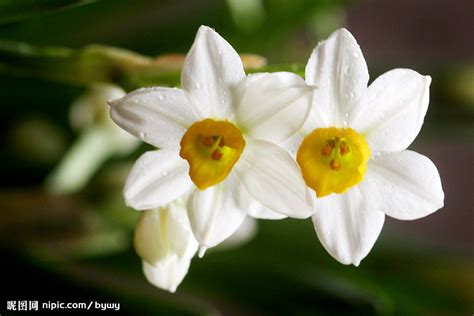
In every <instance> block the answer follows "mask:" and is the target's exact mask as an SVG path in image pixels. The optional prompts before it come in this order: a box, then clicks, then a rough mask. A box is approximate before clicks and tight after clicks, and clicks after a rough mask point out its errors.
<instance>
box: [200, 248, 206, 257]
mask: <svg viewBox="0 0 474 316" xmlns="http://www.w3.org/2000/svg"><path fill="white" fill-rule="evenodd" d="M206 251H207V247H206V246H200V247H199V253H198V257H199V258H202V257H204V255H205V254H206Z"/></svg>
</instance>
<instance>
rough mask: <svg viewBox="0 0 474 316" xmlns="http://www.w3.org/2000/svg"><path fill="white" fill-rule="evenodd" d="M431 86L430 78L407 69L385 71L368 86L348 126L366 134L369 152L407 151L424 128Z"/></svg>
mask: <svg viewBox="0 0 474 316" xmlns="http://www.w3.org/2000/svg"><path fill="white" fill-rule="evenodd" d="M430 83H431V77H429V76H422V75H420V74H419V73H417V72H416V71H413V70H410V69H394V70H391V71H388V72H386V73H385V74H383V75H381V76H380V77H378V78H377V79H376V80H375V81H374V82H373V83H372V84H371V85H370V86H369V88H368V91H367V97H366V99H365V100H363V102H361V106H360V107H359V109H358V114H357V115H355V116H354V120H353V122H352V123H351V127H352V128H354V129H355V130H357V131H360V132H362V133H363V134H364V135H365V137H366V140H367V142H368V143H369V146H370V148H371V149H372V150H380V151H400V150H403V149H405V148H407V147H408V146H409V145H410V144H411V143H412V142H413V140H414V139H415V137H416V135H418V133H419V132H420V129H421V126H422V125H423V120H424V117H425V114H426V110H427V109H428V103H429V87H430Z"/></svg>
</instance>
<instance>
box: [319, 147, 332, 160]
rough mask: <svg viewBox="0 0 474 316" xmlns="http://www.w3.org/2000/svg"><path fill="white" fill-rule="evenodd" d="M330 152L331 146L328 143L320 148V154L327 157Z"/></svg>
mask: <svg viewBox="0 0 474 316" xmlns="http://www.w3.org/2000/svg"><path fill="white" fill-rule="evenodd" d="M331 152H332V147H331V146H329V145H328V144H326V145H324V147H323V149H321V155H323V156H325V157H328V156H329V155H330V154H331Z"/></svg>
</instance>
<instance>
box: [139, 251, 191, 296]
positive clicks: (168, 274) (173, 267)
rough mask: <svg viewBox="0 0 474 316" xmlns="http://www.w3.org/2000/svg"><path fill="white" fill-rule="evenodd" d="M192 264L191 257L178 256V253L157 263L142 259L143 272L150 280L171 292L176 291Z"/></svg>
mask: <svg viewBox="0 0 474 316" xmlns="http://www.w3.org/2000/svg"><path fill="white" fill-rule="evenodd" d="M190 264H191V258H178V256H176V255H171V256H169V257H167V258H166V259H165V260H163V261H160V262H158V263H157V264H156V265H150V264H149V263H147V262H146V261H144V260H143V261H142V265H143V273H144V274H145V277H146V278H147V280H148V282H150V283H151V284H153V285H154V286H156V287H159V288H160V289H163V290H167V291H169V292H171V293H174V292H175V291H176V288H177V287H178V286H179V284H181V282H182V281H183V279H184V277H185V276H186V274H187V273H188V269H189V265H190Z"/></svg>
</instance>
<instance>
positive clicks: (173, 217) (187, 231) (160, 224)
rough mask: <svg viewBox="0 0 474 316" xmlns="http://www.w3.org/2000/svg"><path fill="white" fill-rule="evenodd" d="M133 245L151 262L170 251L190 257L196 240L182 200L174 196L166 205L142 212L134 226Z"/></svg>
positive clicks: (164, 256)
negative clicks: (174, 198)
mask: <svg viewBox="0 0 474 316" xmlns="http://www.w3.org/2000/svg"><path fill="white" fill-rule="evenodd" d="M134 246H135V250H136V251H137V253H138V255H139V256H140V258H142V259H143V260H145V261H147V262H148V263H149V264H151V265H155V264H157V263H158V262H159V261H163V260H165V258H166V257H167V256H170V255H176V256H178V257H179V258H182V257H187V258H192V257H193V256H194V254H195V253H196V250H197V247H198V244H197V241H196V240H195V238H194V236H193V234H192V232H191V226H190V224H189V221H188V215H187V213H186V208H185V206H184V203H183V202H181V201H180V200H176V201H173V202H172V203H170V204H168V205H167V206H165V207H162V208H159V209H152V210H148V211H144V212H142V213H141V216H140V219H139V221H138V223H137V227H136V229H135V237H134Z"/></svg>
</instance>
